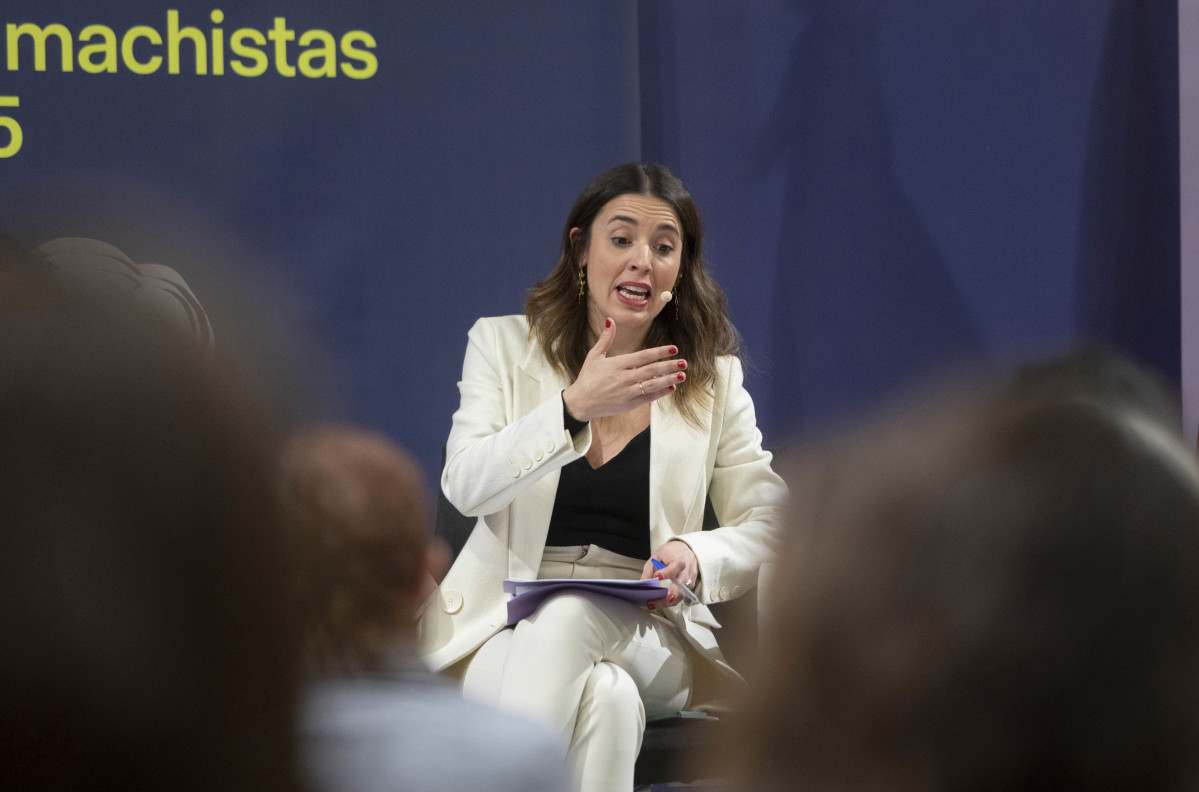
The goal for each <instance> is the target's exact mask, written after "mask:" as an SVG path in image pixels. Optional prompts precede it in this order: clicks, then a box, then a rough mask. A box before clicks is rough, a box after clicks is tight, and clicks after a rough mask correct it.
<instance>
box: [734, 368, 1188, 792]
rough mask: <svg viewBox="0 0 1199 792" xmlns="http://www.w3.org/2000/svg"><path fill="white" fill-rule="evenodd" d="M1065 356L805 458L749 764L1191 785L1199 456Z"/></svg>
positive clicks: (769, 780) (1014, 783)
mask: <svg viewBox="0 0 1199 792" xmlns="http://www.w3.org/2000/svg"><path fill="white" fill-rule="evenodd" d="M1060 363H1061V365H1062V367H1063V368H1064V370H1066V371H1070V370H1073V371H1075V374H1071V375H1069V376H1067V375H1065V374H1062V375H1061V377H1060V378H1059V376H1058V373H1060V372H1058V373H1051V372H1052V371H1055V370H1057V368H1058V365H1057V364H1056V363H1055V364H1053V365H1046V366H1045V367H1038V368H1032V369H1028V370H1026V371H1025V372H1023V373H1022V374H1021V375H1020V376H1019V377H1018V378H1017V381H1016V383H1015V384H1014V385H1011V386H1008V387H1004V388H1000V389H998V390H997V391H995V390H987V391H986V392H981V391H975V392H973V393H971V394H970V395H968V396H964V395H962V394H959V395H958V397H957V398H950V399H948V400H947V401H946V402H945V403H942V404H936V405H934V404H929V403H925V404H922V405H919V406H917V407H909V408H908V409H905V410H900V411H899V412H898V413H897V414H893V415H891V416H890V417H889V418H888V419H886V420H883V421H881V422H879V423H877V424H871V425H869V427H868V428H867V429H866V430H864V431H862V432H861V433H860V434H858V435H857V436H855V437H852V438H847V439H843V440H842V441H840V442H838V443H835V444H832V445H830V446H829V447H828V448H825V449H823V451H822V452H818V453H815V454H813V455H811V456H810V457H809V458H808V459H807V461H806V462H805V463H803V464H801V465H800V466H799V470H798V471H797V473H796V475H795V476H794V477H793V500H794V515H793V529H794V530H793V535H792V537H791V539H792V541H791V546H790V547H789V548H788V549H787V550H786V551H785V552H784V554H783V556H782V557H781V559H780V565H781V568H782V569H784V570H786V571H787V572H786V576H785V577H786V578H787V581H788V582H787V583H786V584H784V585H783V586H782V591H780V592H779V595H780V597H779V599H777V600H776V601H775V603H774V607H775V608H776V614H777V616H776V618H775V619H774V621H773V624H772V625H771V627H770V628H769V630H768V638H767V642H766V646H765V647H764V652H765V654H766V658H765V660H764V662H763V664H762V667H763V669H764V671H765V673H764V677H765V680H764V682H763V685H762V686H761V687H760V689H759V690H758V691H757V698H756V701H755V702H754V704H753V705H752V706H750V707H749V708H748V710H747V711H748V712H749V713H750V714H751V715H752V717H748V718H746V719H745V720H744V723H743V728H741V729H739V730H738V734H740V735H741V740H740V742H739V743H738V744H737V746H736V750H735V754H736V755H735V756H734V757H733V758H732V759H731V760H730V761H731V764H732V765H734V766H735V767H736V769H737V773H738V775H739V776H740V777H741V779H742V781H743V786H742V787H741V788H743V789H746V790H749V789H805V790H832V789H838V790H841V789H878V790H963V791H964V790H972V791H974V790H1012V789H1103V790H1140V789H1190V788H1194V787H1195V784H1196V782H1197V781H1199V775H1197V774H1196V767H1197V763H1196V757H1197V756H1199V752H1196V750H1195V746H1196V745H1197V744H1199V671H1197V669H1199V575H1196V574H1195V570H1196V569H1199V477H1197V474H1196V468H1195V463H1194V460H1193V456H1192V455H1191V454H1189V453H1188V450H1187V449H1186V448H1185V447H1184V446H1183V445H1182V443H1181V442H1180V440H1179V438H1178V436H1177V434H1176V433H1175V432H1174V431H1173V428H1172V425H1168V424H1167V423H1164V422H1163V421H1162V420H1160V413H1159V411H1158V407H1159V406H1162V405H1160V404H1158V402H1157V395H1156V394H1155V393H1154V387H1153V386H1152V384H1151V383H1150V382H1149V381H1148V380H1146V379H1145V378H1144V377H1143V375H1141V374H1140V372H1139V371H1138V370H1137V369H1135V367H1132V366H1131V365H1128V364H1121V365H1120V367H1119V369H1120V375H1119V376H1118V377H1117V378H1116V381H1117V382H1118V383H1119V384H1118V385H1117V386H1116V387H1115V388H1114V391H1113V388H1112V387H1111V386H1112V383H1113V380H1111V379H1110V378H1109V377H1108V376H1107V375H1106V374H1103V375H1100V376H1093V375H1094V374H1095V373H1096V372H1095V370H1091V369H1089V368H1087V367H1085V366H1084V367H1083V368H1084V372H1083V374H1082V375H1081V376H1078V375H1077V367H1076V365H1075V363H1074V362H1070V361H1066V362H1060ZM1101 368H1102V369H1104V370H1109V366H1108V365H1107V364H1104V365H1103V366H1102V367H1101ZM1034 381H1035V387H1034V384H1033V383H1034ZM1126 386H1130V387H1126ZM1113 393H1115V394H1116V395H1115V396H1113ZM1129 393H1133V394H1137V395H1135V396H1134V397H1132V398H1131V399H1128V398H1125V397H1126V396H1128V395H1129ZM1143 394H1153V395H1152V396H1151V398H1149V399H1148V403H1147V404H1142V406H1138V407H1135V408H1134V407H1132V406H1131V405H1130V402H1137V403H1141V402H1142V399H1141V395H1143ZM1165 404H1167V405H1168V401H1167V402H1166V403H1165ZM1169 412H1170V411H1169V410H1167V411H1166V414H1168V413H1169ZM1170 420H1171V421H1172V419H1170Z"/></svg>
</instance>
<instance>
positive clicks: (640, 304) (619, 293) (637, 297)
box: [616, 284, 649, 308]
mask: <svg viewBox="0 0 1199 792" xmlns="http://www.w3.org/2000/svg"><path fill="white" fill-rule="evenodd" d="M616 297H617V299H619V300H620V301H621V302H622V303H624V304H625V305H631V306H633V307H635V308H644V307H645V306H646V305H648V304H649V289H648V288H647V287H645V286H634V285H631V284H621V285H620V286H617V287H616Z"/></svg>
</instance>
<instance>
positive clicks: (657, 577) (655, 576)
mask: <svg viewBox="0 0 1199 792" xmlns="http://www.w3.org/2000/svg"><path fill="white" fill-rule="evenodd" d="M654 579H655V580H661V579H662V576H661V575H654Z"/></svg>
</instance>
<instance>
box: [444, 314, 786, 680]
mask: <svg viewBox="0 0 1199 792" xmlns="http://www.w3.org/2000/svg"><path fill="white" fill-rule="evenodd" d="M742 378H743V377H742V372H741V364H740V362H739V361H738V360H736V359H735V358H732V357H724V358H721V359H719V360H718V364H717V373H716V381H715V382H714V384H713V393H714V399H713V400H712V404H711V409H710V410H704V411H702V412H701V414H700V417H701V421H700V426H698V427H697V426H695V425H693V424H690V423H688V422H687V421H686V420H685V419H684V418H683V416H682V415H681V414H680V413H679V412H678V410H677V409H675V407H674V405H673V404H672V403H671V399H670V397H666V398H663V399H659V400H657V401H655V402H653V403H652V408H651V417H650V423H651V426H652V427H653V429H652V431H651V433H650V471H649V475H650V488H649V497H650V507H649V511H650V513H649V525H650V547H651V548H657V547H659V546H660V545H662V544H663V543H665V542H666V541H668V540H671V539H678V540H681V541H684V542H686V543H687V544H688V545H689V546H690V547H691V549H692V550H693V551H694V553H695V557H696V558H697V559H698V561H699V573H700V575H699V581H698V583H697V587H696V594H697V595H699V598H700V601H701V603H703V604H699V605H688V604H686V603H683V604H680V605H677V606H675V607H672V608H667V609H665V614H666V616H667V617H668V618H670V619H671V621H673V622H674V623H675V625H676V626H677V627H678V628H679V629H680V630H681V631H682V632H683V633H684V634H685V635H686V636H687V639H688V640H689V642H690V643H691V645H692V646H693V647H694V648H695V649H696V651H697V652H698V653H699V654H700V655H701V656H702V657H704V658H706V659H707V660H710V661H711V662H712V663H713V664H714V665H715V666H716V667H717V670H719V671H722V672H725V674H728V675H732V676H734V677H735V676H736V672H734V671H733V670H732V669H731V668H730V667H729V666H728V664H727V662H725V660H724V657H723V655H722V654H721V652H720V649H719V647H717V645H716V639H715V636H714V635H713V633H712V630H713V628H716V627H719V626H720V625H719V624H717V622H716V621H715V619H713V618H712V614H711V612H710V611H709V610H708V607H707V604H708V603H714V602H722V601H724V600H729V599H733V598H735V597H738V596H740V595H742V594H744V593H746V592H747V591H749V590H750V589H751V588H753V587H754V586H755V585H756V582H757V573H758V567H759V566H760V565H761V564H762V563H763V562H764V561H767V560H769V558H770V557H771V556H772V554H773V553H774V551H775V550H776V548H777V544H778V537H779V533H780V531H781V511H782V506H783V501H784V499H785V497H786V487H785V485H784V484H783V481H782V479H781V478H780V477H779V476H778V475H776V474H775V473H774V471H773V470H771V467H770V460H771V456H770V454H769V453H768V452H766V451H764V450H763V449H762V435H761V433H760V432H759V431H758V428H757V423H756V420H755V418H754V409H753V402H752V401H751V399H750V397H749V394H748V393H747V392H746V391H745V388H744V387H743V386H742ZM569 384H570V381H569V380H567V379H565V378H563V377H562V376H561V375H560V374H558V373H557V372H556V371H554V369H553V367H552V366H551V365H550V363H549V362H548V361H547V360H546V359H545V357H544V355H542V353H541V349H540V347H539V346H538V344H537V342H536V340H535V339H533V338H531V337H530V334H529V328H528V323H527V321H526V319H525V317H524V316H501V317H492V318H483V319H480V320H478V321H477V322H476V323H475V326H474V327H473V328H471V331H470V333H469V335H468V342H467V348H466V358H465V360H464V362H463V365H462V381H461V382H459V383H458V388H459V391H460V392H461V396H462V402H461V405H460V406H459V408H458V411H457V412H455V413H454V420H453V428H452V429H451V430H450V436H449V440H448V441H447V442H446V463H445V469H444V471H443V472H442V476H441V488H442V491H443V492H444V493H445V496H446V498H447V499H449V501H450V503H452V504H453V505H454V506H455V507H456V508H457V509H458V510H459V511H461V512H462V513H463V514H465V515H468V516H472V517H477V518H478V522H477V523H476V525H475V528H474V531H473V532H472V533H471V535H470V538H469V539H468V540H467V542H466V545H465V546H464V547H463V549H462V552H461V553H460V554H459V555H458V558H457V560H456V561H455V562H454V565H453V566H452V567H451V569H450V571H449V573H448V574H447V575H446V577H445V579H444V580H443V581H442V583H441V586H440V587H439V588H438V589H437V591H436V592H435V593H434V594H433V596H432V597H431V598H430V600H429V602H428V603H426V605H425V609H424V611H423V613H422V617H421V633H420V644H421V647H422V653H423V654H424V657H425V661H426V662H427V663H428V664H429V665H430V666H431V667H432V668H434V669H435V670H440V669H442V668H445V667H447V666H449V665H451V664H453V663H455V662H457V661H458V660H460V659H462V658H463V657H465V656H467V655H468V654H470V653H471V652H473V651H474V650H475V649H477V648H478V647H479V646H481V645H482V644H483V643H484V642H485V641H486V640H487V639H488V638H490V637H491V636H493V635H494V634H495V633H497V632H498V631H499V630H500V629H502V628H503V626H504V623H505V622H506V621H507V610H506V606H505V603H506V601H507V597H506V595H504V594H503V590H502V581H503V580H504V578H507V577H511V578H535V577H537V569H538V567H539V566H540V565H541V554H542V550H543V549H544V548H545V538H546V534H547V532H548V530H549V522H550V515H551V513H552V512H553V507H554V497H555V495H556V493H557V488H558V476H559V470H560V469H561V468H562V466H563V465H566V464H568V463H570V462H573V461H575V460H576V459H578V458H579V457H581V456H584V455H585V454H586V453H587V449H588V447H589V446H590V444H591V430H590V427H588V428H587V429H585V430H583V431H581V432H579V433H577V434H576V435H575V436H574V437H573V438H572V437H571V435H570V433H569V432H567V431H566V428H565V426H564V425H563V420H562V400H561V395H560V394H561V392H562V390H563V389H564V388H565V387H566V386H567V385H569ZM706 496H711V499H712V506H713V509H714V510H715V512H716V516H717V518H718V519H719V520H720V525H721V527H719V528H716V529H714V530H711V531H702V530H701V528H702V523H703V515H704V500H705V497H706Z"/></svg>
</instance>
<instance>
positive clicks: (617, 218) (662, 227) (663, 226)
mask: <svg viewBox="0 0 1199 792" xmlns="http://www.w3.org/2000/svg"><path fill="white" fill-rule="evenodd" d="M620 222H624V223H628V224H630V225H638V223H637V220H636V218H633V217H629V216H628V215H613V216H612V217H609V218H608V225H611V224H612V223H620ZM658 230H659V231H673V232H674V233H676V234H677V233H679V230H678V229H677V228H675V226H674V223H670V222H666V221H663V222H661V223H658Z"/></svg>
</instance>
